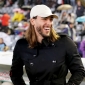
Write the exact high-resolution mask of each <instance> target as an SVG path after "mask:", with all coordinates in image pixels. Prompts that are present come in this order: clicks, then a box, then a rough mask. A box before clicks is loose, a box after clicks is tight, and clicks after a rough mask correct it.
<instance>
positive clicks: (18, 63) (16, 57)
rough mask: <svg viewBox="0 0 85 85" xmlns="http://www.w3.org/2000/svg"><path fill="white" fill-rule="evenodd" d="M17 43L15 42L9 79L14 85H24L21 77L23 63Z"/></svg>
mask: <svg viewBox="0 0 85 85" xmlns="http://www.w3.org/2000/svg"><path fill="white" fill-rule="evenodd" d="M19 49H20V46H19V41H17V43H16V46H15V48H14V51H13V59H12V66H11V70H10V74H9V75H10V78H11V80H12V83H13V84H14V85H26V84H25V82H24V80H23V78H22V75H23V62H22V60H21V58H20V53H19V51H20V50H19Z"/></svg>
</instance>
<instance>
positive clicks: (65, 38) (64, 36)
mask: <svg viewBox="0 0 85 85" xmlns="http://www.w3.org/2000/svg"><path fill="white" fill-rule="evenodd" d="M58 35H59V36H60V38H59V41H60V42H62V43H63V44H64V45H66V46H67V45H75V43H74V41H73V40H72V39H71V38H70V37H69V36H68V35H67V34H65V33H58Z"/></svg>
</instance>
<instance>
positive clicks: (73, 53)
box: [10, 35, 85, 85]
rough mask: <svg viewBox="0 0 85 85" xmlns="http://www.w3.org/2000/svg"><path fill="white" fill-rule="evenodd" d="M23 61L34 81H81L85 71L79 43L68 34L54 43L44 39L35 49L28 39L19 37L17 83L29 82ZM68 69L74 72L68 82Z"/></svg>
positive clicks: (36, 84)
mask: <svg viewBox="0 0 85 85" xmlns="http://www.w3.org/2000/svg"><path fill="white" fill-rule="evenodd" d="M23 65H25V68H26V72H27V76H28V78H29V80H30V85H68V84H69V85H70V84H71V85H74V84H75V85H79V84H80V83H81V81H82V80H83V78H84V74H85V71H84V67H83V65H82V62H81V57H80V56H79V54H78V52H77V48H76V45H75V44H74V43H73V41H72V40H71V39H70V38H69V37H68V36H67V35H60V38H59V39H58V40H56V42H54V43H52V42H49V43H48V41H47V40H46V39H43V41H42V44H40V43H39V44H38V46H36V47H35V48H33V49H31V48H28V42H27V41H26V39H20V40H18V41H17V43H16V46H15V49H14V53H13V60H12V67H11V70H10V77H11V80H12V82H13V84H14V85H25V83H24V81H23V79H22V75H23ZM68 69H69V70H70V72H71V74H72V76H71V78H70V79H69V81H68V84H66V75H67V73H68Z"/></svg>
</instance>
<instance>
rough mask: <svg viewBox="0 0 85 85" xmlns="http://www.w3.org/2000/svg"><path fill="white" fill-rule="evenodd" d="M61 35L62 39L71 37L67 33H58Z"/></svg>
mask: <svg viewBox="0 0 85 85" xmlns="http://www.w3.org/2000/svg"><path fill="white" fill-rule="evenodd" d="M57 34H58V35H59V36H60V39H62V38H66V37H69V36H68V35H67V34H66V33H57Z"/></svg>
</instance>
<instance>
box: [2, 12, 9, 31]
mask: <svg viewBox="0 0 85 85" xmlns="http://www.w3.org/2000/svg"><path fill="white" fill-rule="evenodd" d="M9 21H10V15H9V14H8V13H4V14H3V15H2V18H1V24H2V28H1V29H2V30H3V29H5V28H6V27H8V26H9Z"/></svg>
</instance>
